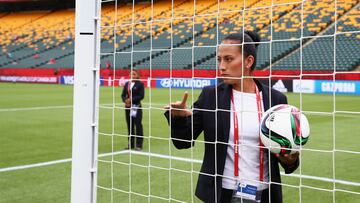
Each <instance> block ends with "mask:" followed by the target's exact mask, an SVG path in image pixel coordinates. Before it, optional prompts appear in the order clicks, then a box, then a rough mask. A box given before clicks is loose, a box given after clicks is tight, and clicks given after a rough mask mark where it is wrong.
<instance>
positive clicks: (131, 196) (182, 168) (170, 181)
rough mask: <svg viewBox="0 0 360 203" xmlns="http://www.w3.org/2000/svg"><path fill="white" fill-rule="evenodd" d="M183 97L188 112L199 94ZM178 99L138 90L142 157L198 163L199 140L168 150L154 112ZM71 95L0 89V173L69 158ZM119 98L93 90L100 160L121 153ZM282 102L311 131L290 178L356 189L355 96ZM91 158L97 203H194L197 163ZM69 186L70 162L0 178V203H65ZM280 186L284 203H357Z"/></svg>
mask: <svg viewBox="0 0 360 203" xmlns="http://www.w3.org/2000/svg"><path fill="white" fill-rule="evenodd" d="M187 91H189V93H190V97H189V99H188V105H191V103H192V102H193V101H195V100H196V99H197V96H198V94H199V92H200V91H199V90H194V91H191V90H187ZM183 92H184V90H179V89H172V90H171V91H170V90H168V89H146V98H145V99H144V101H143V103H144V105H143V107H144V118H143V125H144V134H145V141H144V150H143V152H144V153H147V152H150V153H153V154H161V155H171V156H174V157H183V158H193V159H196V160H201V159H202V156H203V143H202V138H201V137H200V139H199V140H197V141H196V144H195V147H194V148H192V149H189V150H177V149H175V148H174V147H173V146H172V144H171V142H170V141H169V139H168V138H169V128H168V126H167V123H166V120H165V118H164V116H163V113H164V110H163V109H162V107H163V106H164V105H165V104H168V103H169V102H170V100H171V101H176V100H180V99H181V96H182V93H183ZM72 93H73V92H72V86H61V85H35V84H12V83H0V170H1V169H3V168H8V167H15V166H24V165H30V164H35V163H43V162H49V161H54V160H63V159H68V158H71V147H72V146H71V139H72V138H71V136H72V102H73V100H72ZM120 94H121V88H115V89H113V88H111V87H102V88H100V111H99V132H100V133H101V135H100V136H99V153H100V154H103V153H109V152H112V151H115V152H118V151H121V150H123V148H124V147H125V146H126V143H127V137H126V134H127V129H126V125H125V120H124V116H125V113H124V110H123V109H122V104H121V99H120ZM287 97H288V100H289V103H290V104H292V105H295V106H298V107H300V106H301V107H302V110H304V111H305V112H306V115H307V117H308V119H309V122H310V126H311V136H310V140H309V142H308V143H307V145H306V146H305V148H306V149H309V150H311V151H309V150H304V151H302V153H301V168H299V169H298V170H297V171H296V172H295V174H300V173H301V174H303V175H307V176H311V177H321V178H325V179H326V178H327V179H332V178H333V176H334V174H335V179H337V180H344V181H349V182H354V183H357V184H359V183H360V170H359V168H360V154H351V153H346V152H344V150H348V151H360V150H359V149H360V147H359V146H360V133H359V132H360V125H359V124H360V114H359V112H360V105H359V104H360V97H359V96H348V95H313V94H302V95H300V94H294V93H288V94H287ZM113 103H115V104H116V105H115V108H112V106H113ZM33 107H42V108H33ZM43 107H46V108H43ZM334 110H335V112H336V113H334ZM349 112H358V113H349ZM106 134H114V136H112V137H111V136H107V135H106ZM334 135H335V136H334ZM334 138H335V139H334ZM334 149H336V150H337V151H333V150H334ZM99 159H100V160H101V161H100V162H99V164H98V165H99V170H98V171H99V172H98V185H99V186H100V187H99V188H98V190H97V197H98V198H97V199H98V202H104V203H105V202H129V200H131V202H169V199H170V200H178V201H184V202H191V201H194V202H199V200H198V199H197V198H196V197H195V196H194V195H193V194H194V192H193V191H194V189H195V186H196V181H197V176H198V171H199V167H200V164H198V163H190V162H184V161H179V160H169V159H166V158H159V157H156V156H149V155H137V154H128V153H122V154H116V155H114V156H103V157H101V158H99ZM110 161H111V162H110ZM129 163H131V164H130V165H129ZM70 179H71V163H70V162H64V163H59V164H53V165H49V166H39V167H34V168H29V169H18V170H12V171H5V172H0V203H17V202H26V203H37V202H59V203H60V202H61V203H62V202H69V201H70V183H71V181H70ZM282 180H283V183H284V186H283V193H284V202H300V200H301V201H302V202H333V198H334V200H335V201H336V202H360V196H359V195H358V194H355V193H359V192H360V186H359V185H357V186H351V185H346V184H341V183H336V184H334V183H332V182H327V181H324V180H315V179H309V178H302V179H300V178H298V177H289V176H283V177H282ZM300 185H301V187H300V189H299V186H300ZM294 186H295V187H294ZM104 188H109V189H111V188H113V190H106V189H104ZM334 188H335V189H336V190H333V189H334ZM128 191H131V193H128ZM344 191H345V192H344ZM346 191H349V192H346ZM351 192H353V193H351ZM171 202H173V201H171Z"/></svg>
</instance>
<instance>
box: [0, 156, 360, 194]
mask: <svg viewBox="0 0 360 203" xmlns="http://www.w3.org/2000/svg"><path fill="white" fill-rule="evenodd" d="M127 153H130V154H135V155H142V156H151V157H156V158H162V159H171V160H177V161H184V162H189V163H198V164H201V163H202V161H201V160H196V159H189V158H183V157H176V156H168V155H163V154H157V153H150V152H139V151H129V150H123V151H118V152H114V153H105V154H100V155H99V156H98V157H107V156H111V155H119V154H127ZM68 162H71V158H68V159H61V160H55V161H48V162H42V163H36V164H29V165H22V166H14V167H8V168H0V173H2V172H9V171H16V170H22V169H29V168H36V167H42V166H50V165H55V164H60V163H68ZM281 175H283V176H289V177H295V178H304V179H311V180H320V181H324V182H333V181H335V183H340V184H343V185H351V186H357V187H359V186H360V183H358V182H351V181H346V180H337V179H331V178H324V177H318V176H310V175H299V174H285V173H283V172H281Z"/></svg>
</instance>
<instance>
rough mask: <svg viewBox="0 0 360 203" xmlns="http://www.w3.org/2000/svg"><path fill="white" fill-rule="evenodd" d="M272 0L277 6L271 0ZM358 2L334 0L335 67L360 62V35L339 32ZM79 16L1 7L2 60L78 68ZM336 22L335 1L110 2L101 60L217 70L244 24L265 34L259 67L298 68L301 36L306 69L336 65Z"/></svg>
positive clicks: (0, 63)
mask: <svg viewBox="0 0 360 203" xmlns="http://www.w3.org/2000/svg"><path fill="white" fill-rule="evenodd" d="M272 2H273V3H274V4H277V5H276V6H271V3H272ZM218 3H219V5H218ZM359 5H360V3H359V1H358V0H338V1H337V8H336V12H337V16H336V18H337V19H338V23H337V29H338V30H337V32H336V33H337V34H338V35H337V36H336V39H335V42H336V43H335V45H336V70H352V69H353V68H355V67H356V66H358V65H359V64H360V60H359V58H360V56H359V55H358V51H354V50H358V49H359V47H360V37H359V34H350V33H344V34H341V32H348V31H354V30H357V31H358V30H359V27H360V26H359V22H358V19H359V16H358V15H359V7H360V6H359ZM244 7H245V10H244ZM172 9H173V10H172ZM302 9H303V10H302ZM194 14H196V15H195V17H193V16H194ZM74 18H75V16H74V12H73V11H72V10H61V11H52V12H50V11H48V12H45V11H42V12H26V13H11V14H7V13H0V45H1V52H0V67H14V68H15V67H49V68H52V67H67V68H68V67H73V58H74ZM301 19H303V20H301ZM334 21H335V1H333V0H319V1H306V2H304V3H303V4H301V2H300V1H297V0H274V1H266V0H247V1H245V5H244V1H237V0H227V1H220V2H218V1H217V0H198V1H196V3H195V5H194V1H190V0H182V1H174V5H171V3H169V2H168V1H165V0H162V1H157V2H156V3H155V4H154V5H153V6H151V4H136V5H135V6H134V7H132V5H121V6H118V7H115V6H114V5H105V6H103V8H102V21H101V23H102V30H101V53H102V55H101V66H102V67H105V66H106V64H108V63H109V61H110V62H111V64H112V63H113V62H114V61H115V64H112V65H113V66H114V67H115V68H119V69H124V68H125V69H127V68H131V67H135V68H156V69H160V68H162V69H168V68H169V67H171V68H173V69H188V68H195V69H216V46H217V45H218V44H219V43H221V41H222V40H223V38H224V37H225V36H226V35H228V34H230V33H241V32H242V31H243V30H242V28H243V27H244V28H245V30H255V31H257V32H258V33H259V34H260V36H261V38H262V44H261V45H260V46H259V50H258V61H257V69H264V68H269V67H270V64H271V65H272V67H271V68H273V69H299V68H300V50H299V47H300V42H302V45H303V46H302V47H303V49H302V53H301V54H302V56H303V57H302V68H303V69H305V70H333V69H334V51H333V50H334V37H333V36H332V35H333V34H334V33H335V30H334ZM301 25H303V26H301ZM301 27H303V29H301ZM328 35H331V36H328ZM314 36H315V37H316V39H315V38H314V39H312V37H314ZM322 36H328V37H322ZM319 37H321V38H319ZM270 40H271V43H270ZM114 51H116V54H115V55H114V54H113V53H114ZM132 51H133V54H132V55H131V54H130V52H132ZM349 52H350V53H349ZM270 53H271V54H270ZM315 53H317V55H318V56H317V57H314V55H315ZM319 53H320V54H319ZM114 56H116V57H115V60H114ZM170 57H171V61H172V64H170ZM192 59H193V60H192Z"/></svg>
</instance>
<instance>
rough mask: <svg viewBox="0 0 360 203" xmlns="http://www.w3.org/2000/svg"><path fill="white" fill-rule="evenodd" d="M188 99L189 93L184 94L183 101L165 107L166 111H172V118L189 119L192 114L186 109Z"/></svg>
mask: <svg viewBox="0 0 360 203" xmlns="http://www.w3.org/2000/svg"><path fill="white" fill-rule="evenodd" d="M187 98H188V92H184V95H183V98H182V100H181V101H176V102H174V103H171V104H170V105H167V106H165V107H164V108H165V109H169V110H170V115H171V117H187V116H191V115H192V112H191V111H190V110H188V109H186V100H187Z"/></svg>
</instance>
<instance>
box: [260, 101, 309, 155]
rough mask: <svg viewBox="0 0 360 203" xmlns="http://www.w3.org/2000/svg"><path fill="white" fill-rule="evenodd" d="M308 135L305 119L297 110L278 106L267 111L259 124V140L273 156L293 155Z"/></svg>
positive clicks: (284, 105) (281, 105)
mask: <svg viewBox="0 0 360 203" xmlns="http://www.w3.org/2000/svg"><path fill="white" fill-rule="evenodd" d="M309 135H310V126H309V122H308V120H307V118H306V117H305V115H304V114H303V113H301V112H300V111H299V109H298V108H296V107H294V106H291V105H287V104H280V105H276V106H273V107H271V108H270V109H268V110H267V111H266V112H265V113H264V115H263V116H262V119H261V122H260V139H261V142H262V143H263V145H264V146H265V147H268V148H269V149H270V151H271V152H272V153H275V154H281V155H283V154H293V153H295V152H296V151H298V149H300V146H303V145H305V144H306V142H307V141H308V139H309Z"/></svg>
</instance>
